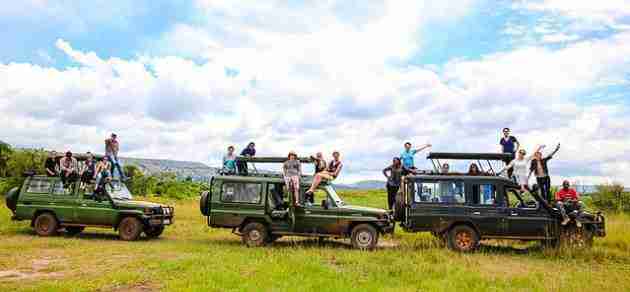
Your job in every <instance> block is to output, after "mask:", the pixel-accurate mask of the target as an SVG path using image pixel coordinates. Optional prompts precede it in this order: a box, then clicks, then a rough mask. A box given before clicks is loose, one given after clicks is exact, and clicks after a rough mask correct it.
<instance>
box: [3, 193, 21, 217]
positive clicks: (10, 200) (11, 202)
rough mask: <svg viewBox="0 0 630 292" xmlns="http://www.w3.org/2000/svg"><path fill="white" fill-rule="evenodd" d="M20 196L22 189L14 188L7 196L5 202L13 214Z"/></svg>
mask: <svg viewBox="0 0 630 292" xmlns="http://www.w3.org/2000/svg"><path fill="white" fill-rule="evenodd" d="M19 196H20V188H12V189H11V190H10V191H8V192H7V195H6V196H5V202H6V204H7V208H9V210H11V212H15V209H16V208H17V202H18V197H19Z"/></svg>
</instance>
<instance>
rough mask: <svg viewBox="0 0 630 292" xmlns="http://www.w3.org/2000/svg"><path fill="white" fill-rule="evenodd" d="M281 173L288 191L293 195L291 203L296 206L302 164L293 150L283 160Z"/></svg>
mask: <svg viewBox="0 0 630 292" xmlns="http://www.w3.org/2000/svg"><path fill="white" fill-rule="evenodd" d="M282 174H283V175H284V181H285V183H286V185H287V189H288V190H289V193H291V194H292V195H293V205H294V206H298V205H299V198H298V196H299V195H300V177H301V176H302V165H301V164H300V160H299V159H298V156H297V154H295V152H293V151H291V152H289V155H288V159H287V161H285V162H284V164H283V165H282Z"/></svg>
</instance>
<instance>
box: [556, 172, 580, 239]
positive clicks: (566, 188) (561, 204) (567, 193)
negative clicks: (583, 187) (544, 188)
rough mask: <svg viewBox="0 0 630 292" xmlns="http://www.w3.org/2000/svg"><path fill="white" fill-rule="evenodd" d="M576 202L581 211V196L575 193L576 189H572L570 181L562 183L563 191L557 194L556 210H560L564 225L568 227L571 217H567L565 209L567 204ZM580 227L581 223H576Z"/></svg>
mask: <svg viewBox="0 0 630 292" xmlns="http://www.w3.org/2000/svg"><path fill="white" fill-rule="evenodd" d="M570 202H574V203H576V204H577V206H578V208H579V209H582V203H581V202H580V195H579V194H578V193H577V191H575V189H572V188H571V183H570V182H569V181H568V180H565V181H564V182H562V189H560V190H559V191H558V192H557V193H556V208H558V210H560V214H562V218H563V220H562V225H567V223H569V221H571V220H570V219H569V216H567V211H566V209H565V205H566V204H567V203H570ZM576 224H577V225H578V227H580V225H581V224H580V222H579V221H576Z"/></svg>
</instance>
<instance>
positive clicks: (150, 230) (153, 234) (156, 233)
mask: <svg viewBox="0 0 630 292" xmlns="http://www.w3.org/2000/svg"><path fill="white" fill-rule="evenodd" d="M163 232H164V226H150V227H147V228H145V229H144V234H145V235H146V236H147V237H148V238H158V237H160V235H162V233H163Z"/></svg>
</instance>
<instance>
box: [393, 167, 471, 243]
mask: <svg viewBox="0 0 630 292" xmlns="http://www.w3.org/2000/svg"><path fill="white" fill-rule="evenodd" d="M405 187H406V188H407V190H406V192H407V195H406V196H407V200H409V201H408V202H409V203H410V206H409V208H408V210H407V216H406V217H407V223H406V224H407V227H408V228H409V229H411V230H413V231H438V230H443V229H445V228H447V227H448V226H449V225H450V223H451V222H453V221H455V220H460V219H462V218H465V217H466V212H467V210H466V205H465V189H464V182H463V181H461V180H454V179H436V180H431V179H422V180H410V181H408V182H407V184H406V186H405Z"/></svg>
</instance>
